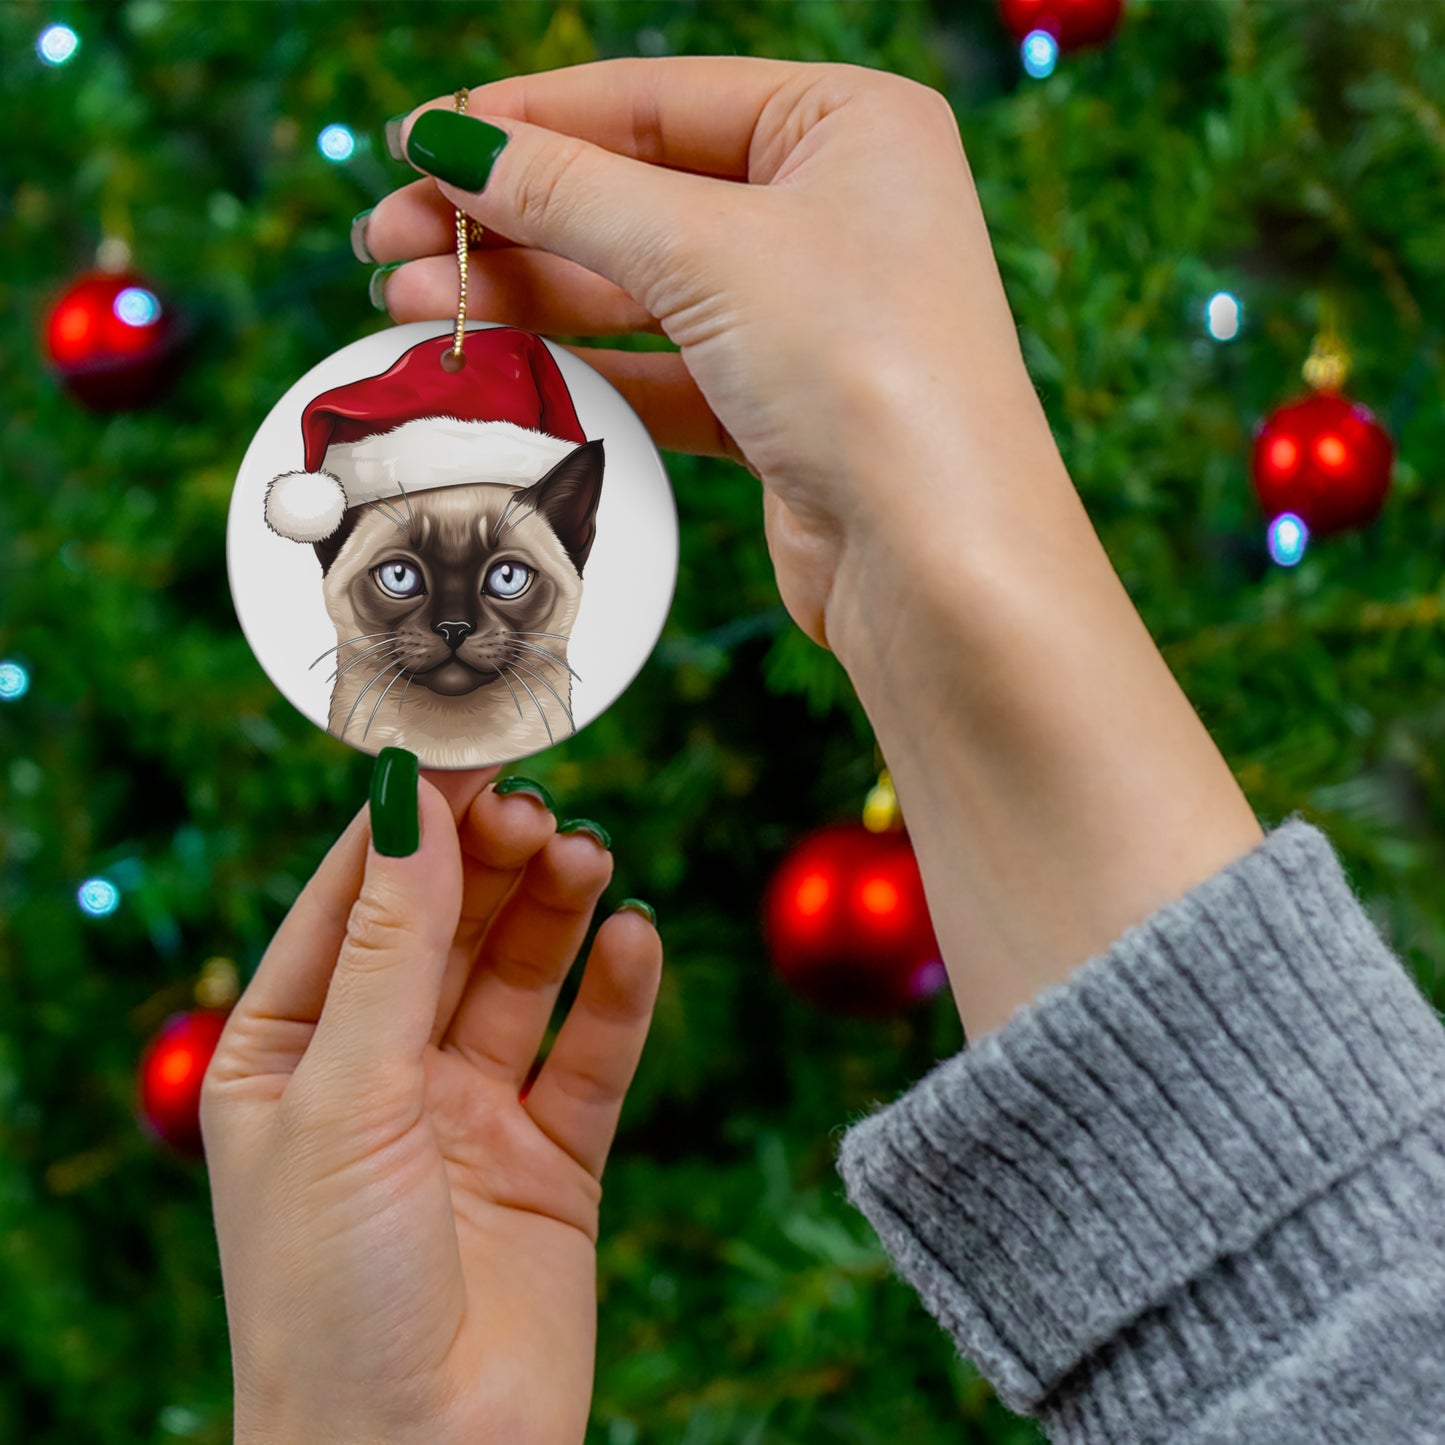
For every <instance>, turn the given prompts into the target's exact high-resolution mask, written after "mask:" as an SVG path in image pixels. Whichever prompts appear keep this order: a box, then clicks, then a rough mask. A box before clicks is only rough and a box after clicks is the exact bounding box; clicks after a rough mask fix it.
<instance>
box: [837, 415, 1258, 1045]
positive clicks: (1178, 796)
mask: <svg viewBox="0 0 1445 1445" xmlns="http://www.w3.org/2000/svg"><path fill="white" fill-rule="evenodd" d="M965 404H966V403H965V402H964V401H962V400H961V401H959V402H957V403H955V405H954V406H953V407H952V408H951V409H945V410H943V411H941V412H938V413H935V415H938V414H941V415H957V414H959V413H960V412H961V411H962V409H963V406H964V405H965ZM988 431H989V435H988V436H986V437H981V436H979V435H978V434H977V432H978V429H977V428H974V429H971V431H970V432H968V433H965V432H964V430H963V428H962V427H954V428H947V429H945V430H944V431H942V432H940V431H939V429H938V428H937V426H936V424H935V426H934V427H933V428H932V429H925V428H923V427H917V428H914V427H907V428H898V427H893V428H882V427H880V428H874V429H872V430H871V432H870V434H871V435H872V436H874V437H875V438H877V439H878V441H877V444H876V445H875V446H873V447H870V448H869V449H868V451H866V452H864V453H863V455H862V456H861V457H860V463H859V464H860V466H864V467H871V468H873V469H874V471H875V473H876V475H875V476H874V477H873V478H871V479H870V480H871V482H872V490H873V492H874V493H875V494H878V495H889V496H891V498H892V502H891V505H889V506H887V507H885V508H880V509H879V511H878V513H877V515H876V516H874V517H872V518H870V519H869V520H868V523H867V525H866V527H860V528H859V531H858V535H856V536H855V537H854V538H853V539H852V540H851V541H850V544H849V546H848V547H847V548H846V549H845V552H844V557H843V564H842V566H841V567H840V569H839V572H838V576H837V580H836V583H835V586H834V591H833V594H832V597H831V598H830V603H829V609H828V613H827V621H828V636H829V644H830V645H831V646H832V647H833V648H834V650H835V652H836V653H837V654H838V656H839V658H840V660H841V661H842V663H843V664H844V666H845V667H846V668H847V670H848V672H849V674H850V676H851V678H852V680H853V683H854V685H855V687H856V688H857V691H858V695H859V697H860V699H861V700H862V703H863V706H864V708H865V709H866V711H867V713H868V716H869V718H870V719H871V721H872V723H873V726H874V728H875V731H876V734H877V737H878V741H879V745H880V747H881V748H882V751H883V754H884V756H885V758H886V759H887V761H888V766H889V769H890V771H891V773H892V777H893V780H894V784H895V787H896V788H897V791H898V797H899V802H900V805H901V807H902V810H903V816H904V818H905V820H906V822H907V825H908V829H909V833H910V837H911V838H912V840H913V843H914V846H915V849H916V852H917V855H918V859H919V865H920V868H921V870H922V874H923V880H924V886H925V889H926V891H927V895H928V901H929V908H930V911H931V913H932V917H933V921H934V925H935V929H936V932H937V935H938V940H939V944H940V946H941V949H942V953H943V959H944V962H945V964H946V965H947V968H948V971H949V978H950V982H951V984H952V987H953V993H954V997H955V999H956V1001H957V1004H958V1008H959V1012H960V1014H961V1016H962V1018H963V1022H964V1027H965V1030H966V1032H967V1034H968V1036H969V1037H970V1038H971V1039H972V1038H977V1037H978V1036H980V1035H981V1034H983V1033H986V1032H989V1031H991V1030H992V1029H995V1028H997V1027H998V1026H999V1025H1000V1024H1002V1023H1003V1022H1004V1021H1005V1020H1006V1019H1007V1018H1008V1016H1009V1015H1010V1014H1011V1013H1012V1012H1013V1011H1014V1010H1015V1009H1016V1008H1018V1007H1019V1006H1020V1005H1022V1004H1025V1003H1027V1002H1029V1001H1030V1000H1031V999H1033V998H1034V997H1036V996H1037V995H1038V994H1039V993H1040V992H1042V991H1043V990H1044V989H1045V988H1047V987H1049V986H1050V985H1051V984H1053V983H1056V982H1058V981H1060V980H1062V979H1063V978H1064V977H1065V976H1066V975H1067V974H1068V973H1070V972H1071V971H1072V970H1073V969H1074V968H1075V967H1076V966H1077V965H1079V964H1080V963H1082V962H1084V961H1085V960H1086V959H1088V958H1090V957H1091V956H1093V955H1095V954H1098V953H1101V952H1103V951H1104V950H1105V949H1106V948H1107V947H1108V946H1109V945H1110V944H1111V943H1112V942H1113V941H1114V940H1115V939H1116V938H1117V937H1118V936H1119V935H1120V934H1121V933H1122V932H1123V931H1124V929H1126V928H1127V927H1129V926H1131V925H1133V924H1136V923H1138V922H1141V921H1142V920H1143V919H1144V918H1146V917H1147V916H1148V915H1149V914H1150V913H1151V912H1153V911H1154V909H1156V908H1158V907H1159V906H1161V905H1162V904H1164V903H1167V902H1170V901H1172V900H1173V899H1175V898H1178V897H1181V896H1182V895H1183V894H1184V893H1186V892H1187V891H1188V890H1189V889H1190V888H1192V887H1193V886H1194V885H1196V884H1197V883H1199V882H1201V881H1202V880H1204V879H1205V878H1207V877H1209V876H1210V875H1211V874H1213V873H1214V872H1216V871H1217V870H1218V869H1219V868H1221V867H1223V866H1224V865H1225V864H1226V863H1228V862H1229V861H1231V860H1232V859H1234V858H1236V857H1238V856H1239V855H1241V854H1242V853H1244V852H1247V851H1248V850H1249V849H1250V848H1252V847H1253V846H1254V845H1255V844H1256V843H1257V842H1258V841H1259V839H1260V837H1261V831H1260V827H1259V824H1258V823H1257V821H1256V819H1255V817H1254V814H1253V812H1252V810H1251V809H1250V807H1249V804H1248V802H1247V801H1246V799H1245V798H1244V796H1243V794H1242V793H1241V791H1240V789H1239V787H1238V785H1237V783H1236V782H1235V780H1234V777H1233V775H1232V774H1231V772H1230V769H1229V767H1228V765H1227V764H1226V762H1225V760H1224V758H1223V757H1222V756H1221V755H1220V753H1219V750H1218V749H1217V748H1216V747H1215V745H1214V743H1213V741H1212V740H1211V738H1210V736H1209V734H1208V732H1207V731H1206V729H1205V728H1204V726H1203V724H1202V723H1201V722H1200V720H1199V718H1198V716H1197V715H1196V713H1195V712H1194V709H1193V707H1192V706H1191V704H1190V703H1189V700H1188V699H1187V698H1186V697H1185V695H1184V693H1183V692H1182V690H1181V689H1180V687H1179V685H1178V684H1177V683H1176V681H1175V680H1174V678H1173V676H1172V674H1171V673H1170V672H1169V669H1168V667H1167V665H1166V664H1165V662H1164V659H1163V657H1162V656H1161V655H1160V653H1159V651H1158V649H1157V647H1156V646H1155V645H1154V642H1153V640H1152V639H1151V638H1150V636H1149V633H1148V630H1147V629H1146V628H1145V626H1144V624H1143V621H1142V619H1141V618H1140V617H1139V614H1138V613H1137V611H1136V610H1135V608H1134V606H1133V604H1132V602H1131V601H1130V599H1129V596H1128V594H1127V592H1126V591H1125V589H1124V587H1123V584H1122V583H1121V582H1120V581H1119V579H1118V577H1117V575H1116V574H1115V572H1114V570H1113V567H1112V566H1111V564H1110V563H1109V560H1108V557H1107V555H1106V554H1105V552H1104V550H1103V548H1102V546H1101V545H1100V543H1099V541H1098V538H1097V536H1096V535H1095V533H1094V530H1093V527H1092V525H1091V524H1090V522H1089V520H1088V517H1087V514H1086V513H1085V511H1084V508H1083V506H1082V504H1081V503H1080V502H1079V500H1078V497H1077V494H1076V493H1075V491H1074V489H1073V485H1072V483H1071V481H1070V480H1069V477H1068V475H1067V473H1066V471H1065V470H1064V466H1063V463H1062V460H1061V459H1060V458H1059V456H1058V452H1057V450H1056V448H1055V447H1054V444H1053V439H1052V437H1051V436H1050V435H1049V433H1048V429H1047V426H1046V424H1045V423H1044V420H1043V415H1042V412H1041V411H1040V410H1039V409H1038V407H1037V403H1036V400H1035V399H1034V398H1033V396H1032V393H1031V392H1030V393H1029V395H1028V396H1027V397H1019V396H1005V397H1004V398H1002V399H1001V400H1000V401H999V403H998V407H997V409H995V411H994V414H993V418H992V422H991V425H990V427H989V429H988ZM900 433H905V435H904V436H902V437H901V436H900ZM907 479H920V480H919V488H920V490H919V491H918V492H915V494H914V496H913V497H912V498H911V499H905V497H904V496H903V495H902V494H903V493H904V492H905V491H906V489H907V487H908V486H909V485H910V483H909V482H908V480H907Z"/></svg>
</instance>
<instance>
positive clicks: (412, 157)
mask: <svg viewBox="0 0 1445 1445" xmlns="http://www.w3.org/2000/svg"><path fill="white" fill-rule="evenodd" d="M509 139H510V137H509V136H508V135H507V133H506V131H504V130H499V129H498V128H497V127H496V126H494V125H488V124H487V122H486V121H484V120H473V119H472V117H471V116H467V115H458V114H457V112H456V111H454V110H427V111H423V112H422V113H421V114H420V115H419V116H418V117H417V119H416V124H415V125H414V126H412V128H411V134H410V135H409V136H407V138H406V158H407V160H409V161H410V162H411V163H412V165H414V166H416V167H417V168H418V169H419V170H423V171H428V172H429V173H430V174H432V175H434V176H436V178H437V179H438V180H442V181H446V182H447V183H448V185H453V186H458V187H460V188H461V189H462V190H464V191H480V190H481V189H482V187H483V186H485V185H486V184H487V177H488V176H489V175H491V173H492V166H493V164H494V163H495V161H496V159H497V157H498V156H499V155H501V153H502V147H503V146H505V145H506V144H507V141H508V140H509Z"/></svg>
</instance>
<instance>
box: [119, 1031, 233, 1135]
mask: <svg viewBox="0 0 1445 1445" xmlns="http://www.w3.org/2000/svg"><path fill="white" fill-rule="evenodd" d="M229 1016H230V1013H229V1010H226V1009H194V1010H192V1011H191V1012H189V1013H178V1014H172V1015H171V1016H170V1018H168V1019H167V1020H166V1021H165V1023H164V1024H162V1025H161V1028H160V1032H159V1033H158V1034H156V1036H155V1038H153V1039H152V1040H151V1042H150V1045H149V1046H148V1047H147V1049H146V1051H145V1053H144V1054H143V1055H142V1056H141V1061H140V1089H139V1094H140V1099H139V1112H140V1119H141V1123H142V1124H143V1125H144V1126H145V1127H146V1128H147V1129H148V1130H149V1131H150V1132H151V1133H152V1134H154V1135H155V1136H156V1137H157V1138H158V1139H163V1140H164V1141H165V1142H166V1143H167V1144H169V1145H170V1146H171V1147H172V1148H173V1149H175V1150H177V1151H178V1152H180V1153H182V1154H189V1155H192V1156H193V1157H195V1158H201V1157H202V1156H203V1155H204V1154H205V1149H204V1147H203V1145H202V1142H201V1082H202V1080H204V1079H205V1077H206V1070H207V1069H208V1068H209V1067H210V1064H211V1057H212V1055H213V1054H214V1053H215V1052H216V1044H217V1043H218V1042H219V1041H220V1037H221V1030H222V1029H224V1028H225V1026H226V1019H227V1018H228V1017H229Z"/></svg>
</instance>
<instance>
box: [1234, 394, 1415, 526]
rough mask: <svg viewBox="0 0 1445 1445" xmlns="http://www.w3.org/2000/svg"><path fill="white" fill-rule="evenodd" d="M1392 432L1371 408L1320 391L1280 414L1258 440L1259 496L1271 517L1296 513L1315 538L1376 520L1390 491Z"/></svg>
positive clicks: (1268, 420)
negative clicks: (1380, 421) (1381, 422)
mask: <svg viewBox="0 0 1445 1445" xmlns="http://www.w3.org/2000/svg"><path fill="white" fill-rule="evenodd" d="M1394 460H1395V447H1394V443H1393V442H1391V440H1390V434H1389V433H1388V432H1387V431H1386V430H1385V428H1384V427H1382V426H1381V425H1380V423H1379V422H1378V421H1376V420H1375V417H1374V414H1373V413H1372V412H1371V411H1370V410H1369V408H1368V407H1364V406H1361V405H1360V404H1359V403H1358V402H1353V401H1350V400H1349V398H1347V397H1344V396H1341V395H1339V393H1338V392H1328V391H1320V392H1315V393H1314V394H1313V395H1312V396H1307V397H1304V398H1303V399H1301V400H1298V401H1292V402H1290V403H1288V404H1287V405H1285V406H1281V407H1279V408H1278V409H1277V410H1276V411H1274V412H1272V413H1271V414H1270V415H1269V416H1268V417H1267V418H1266V419H1265V420H1264V421H1263V422H1262V423H1261V424H1260V427H1259V429H1258V431H1257V432H1256V433H1255V438H1254V454H1253V458H1252V472H1253V478H1254V490H1255V495H1256V496H1257V497H1258V498H1259V504H1260V506H1261V507H1263V508H1264V511H1265V515H1266V516H1268V517H1269V518H1270V519H1271V520H1273V519H1274V518H1275V517H1277V516H1279V515H1280V513H1281V512H1293V513H1294V514H1295V515H1296V516H1297V517H1299V518H1300V519H1301V520H1302V521H1303V522H1304V524H1305V526H1306V527H1308V528H1309V530H1310V532H1311V533H1312V534H1313V535H1315V536H1317V537H1318V536H1326V537H1327V536H1329V535H1330V534H1331V533H1332V532H1344V531H1348V530H1349V529H1350V528H1352V527H1364V526H1368V525H1369V523H1371V522H1373V521H1374V520H1375V518H1376V517H1377V516H1378V515H1379V513H1380V508H1381V507H1382V506H1383V505H1384V502H1385V496H1386V493H1388V492H1389V490H1390V468H1391V467H1392V466H1393V464H1394Z"/></svg>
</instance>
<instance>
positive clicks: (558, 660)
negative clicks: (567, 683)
mask: <svg viewBox="0 0 1445 1445" xmlns="http://www.w3.org/2000/svg"><path fill="white" fill-rule="evenodd" d="M512 646H513V647H525V648H526V649H527V651H528V653H529V654H530V653H534V652H535V653H540V654H541V655H542V656H543V657H548V658H551V660H552V662H553V663H554V664H555V665H556V666H558V667H565V668H566V669H567V671H568V672H570V673H571V674H572V676H573V677H575V678H576V679H577V681H578V682H581V681H582V677H581V674H579V673H578V672H577V670H576V668H574V667H573V666H572V664H571V663H570V662H568V661H567V659H566V658H565V657H558V656H557V654H556V653H555V652H548V651H547V649H546V648H545V647H539V646H538V645H537V644H536V643H535V642H523V641H522V639H521V638H520V637H513V638H512Z"/></svg>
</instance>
